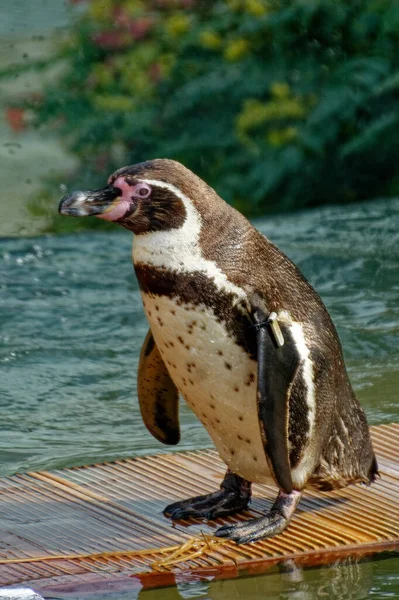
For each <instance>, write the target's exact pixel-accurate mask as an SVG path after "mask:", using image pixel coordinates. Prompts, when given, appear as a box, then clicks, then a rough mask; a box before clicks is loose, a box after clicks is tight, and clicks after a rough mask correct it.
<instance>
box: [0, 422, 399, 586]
mask: <svg viewBox="0 0 399 600" xmlns="http://www.w3.org/2000/svg"><path fill="white" fill-rule="evenodd" d="M372 435H373V440H374V445H375V450H376V453H377V457H378V462H379V468H380V474H381V478H379V479H378V481H377V482H376V483H375V484H374V485H372V486H370V487H366V486H360V485H358V486H351V487H349V488H346V489H344V490H340V491H337V492H329V493H323V494H322V493H316V492H312V491H308V492H306V494H305V496H304V498H303V500H302V501H301V503H300V505H299V508H298V510H297V512H296V515H295V517H294V518H293V521H292V523H291V525H290V527H289V528H288V530H287V531H285V532H284V533H283V534H281V535H279V536H277V537H276V538H273V539H270V540H265V541H262V542H257V543H256V544H250V545H246V546H237V545H236V544H235V543H234V542H226V541H225V540H223V541H222V542H220V541H219V542H218V541H217V539H216V538H214V537H212V532H213V531H214V530H215V528H216V527H218V526H220V525H221V524H222V523H226V522H234V521H237V520H239V519H245V518H248V517H256V516H260V514H261V512H262V511H265V510H267V509H268V508H269V507H270V505H271V503H272V501H273V500H274V498H275V495H276V489H275V488H273V487H269V486H263V485H262V486H260V485H259V486H254V499H253V502H252V504H251V509H250V510H249V511H247V512H246V513H244V514H242V515H239V516H237V517H230V518H227V519H219V520H217V521H210V522H204V521H199V520H196V521H180V522H178V523H176V524H175V525H172V523H171V522H170V521H169V520H168V519H165V518H164V517H163V515H162V509H163V507H164V506H165V505H166V504H168V503H170V502H173V501H175V500H178V499H182V498H185V497H189V496H193V495H197V494H204V493H208V492H210V491H212V490H215V489H217V487H218V486H219V483H220V481H221V478H222V477H223V474H224V470H225V468H224V465H223V464H222V463H221V461H220V459H219V458H218V456H217V454H216V452H215V451H214V450H200V451H195V452H182V453H171V454H163V455H155V456H147V457H142V458H135V459H131V460H121V461H116V462H113V463H109V464H99V465H94V466H89V467H79V468H73V469H64V470H60V471H51V472H42V473H26V474H18V475H14V476H12V477H7V478H4V479H0V585H2V586H9V585H16V584H21V583H23V584H24V585H29V586H30V587H33V589H35V590H36V591H38V592H41V593H45V594H47V595H48V594H54V595H55V594H56V593H64V594H66V595H68V593H71V594H72V593H76V592H77V591H82V590H85V591H86V592H90V591H91V592H95V591H96V590H97V592H98V591H103V590H104V589H107V590H110V589H112V590H122V589H132V588H136V589H140V588H141V587H144V588H147V587H159V586H165V585H173V584H174V583H175V581H181V580H182V577H183V578H184V576H195V577H201V576H204V577H207V578H222V577H223V578H224V577H235V576H237V575H248V574H255V573H260V572H263V571H265V570H266V569H268V568H270V567H271V566H273V565H276V564H277V563H282V562H286V561H290V560H291V561H294V562H295V563H296V564H298V565H308V566H314V565H320V564H329V563H332V562H335V561H337V560H339V559H341V558H344V557H347V556H356V557H361V556H365V555H367V554H372V553H376V552H381V551H384V550H395V549H396V550H397V549H399V456H398V448H399V423H398V424H393V425H380V426H378V427H373V428H372ZM52 557H55V558H52ZM32 559H33V560H32Z"/></svg>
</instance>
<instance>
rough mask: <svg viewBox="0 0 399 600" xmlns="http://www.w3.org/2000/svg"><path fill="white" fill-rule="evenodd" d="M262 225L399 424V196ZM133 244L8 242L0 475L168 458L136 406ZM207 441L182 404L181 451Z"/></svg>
mask: <svg viewBox="0 0 399 600" xmlns="http://www.w3.org/2000/svg"><path fill="white" fill-rule="evenodd" d="M256 225H257V227H258V228H259V229H260V230H261V231H263V232H264V233H265V234H266V235H267V236H268V237H269V238H270V239H271V240H272V241H273V242H275V243H276V244H277V245H278V246H279V247H280V248H281V249H282V250H284V251H285V252H286V254H288V256H289V257H290V258H292V259H293V260H294V262H296V263H297V264H298V266H299V267H300V268H301V270H302V271H303V272H304V274H305V275H306V277H307V278H308V279H309V280H310V282H311V283H312V284H313V285H314V287H315V288H316V289H317V291H318V292H319V293H320V295H321V297H322V298H323V300H324V302H325V303H326V305H327V307H328V309H329V310H330V312H331V314H332V317H333V320H334V322H335V324H336V326H337V328H338V331H339V334H340V337H341V341H342V343H343V347H344V351H345V357H346V362H347V365H348V368H349V373H350V377H351V380H352V382H353V385H354V387H355V390H356V391H357V394H358V396H359V397H360V399H361V401H362V403H363V405H364V407H365V409H366V412H367V415H368V418H369V421H370V422H371V423H389V422H391V421H398V420H399V402H398V401H397V400H398V393H397V390H398V387H399V375H398V366H399V348H398V322H399V319H398V313H399V306H398V305H399V303H398V298H399V277H398V264H399V261H398V259H399V243H398V242H399V239H398V236H399V233H398V231H399V227H398V225H399V201H397V200H379V201H374V202H370V203H362V204H359V205H351V206H348V207H344V208H342V207H339V206H334V207H326V208H321V209H315V210H312V211H306V212H303V213H299V214H295V215H291V216H277V217H268V218H264V219H262V220H259V221H257V222H256ZM130 247H131V234H130V233H129V232H126V231H123V230H118V229H116V230H115V232H114V233H93V232H90V233H86V234H79V235H71V236H66V237H52V236H49V237H38V238H20V239H3V240H1V252H0V305H1V313H0V392H1V396H0V407H1V415H2V417H1V421H2V425H1V427H2V433H1V436H0V475H6V474H10V473H14V472H15V471H19V470H27V469H44V468H46V469H47V468H55V467H62V466H66V465H68V466H69V465H76V464H84V463H89V462H94V461H100V460H105V459H107V460H108V459H112V458H115V457H123V456H132V455H134V454H142V453H149V452H154V451H165V447H164V446H162V445H161V444H159V443H158V442H157V441H156V440H154V439H153V438H151V436H150V434H148V433H147V431H146V430H145V428H144V426H143V424H142V423H141V418H140V415H139V409H138V405H137V400H136V381H135V378H136V369H137V361H138V353H139V350H140V345H141V342H142V340H143V338H144V336H145V333H146V330H147V325H146V322H145V319H144V316H143V311H142V308H141V302H140V298H139V293H138V287H137V282H136V280H135V277H134V274H133V268H132V265H131V258H130ZM209 444H210V441H209V438H208V436H207V434H206V432H205V430H204V429H203V427H202V426H201V425H200V424H199V423H198V422H197V421H196V419H195V417H194V416H193V414H192V413H191V412H190V411H189V409H188V408H186V407H185V406H183V407H182V442H181V444H180V445H179V447H178V449H179V450H181V449H188V448H198V447H204V446H207V445H209ZM397 585H398V587H397V589H398V590H399V583H398V584H397ZM398 594H399V591H398ZM226 597H227V596H226ZM301 597H302V596H301ZM311 597H313V596H311ZM391 597H392V596H391ZM396 597H399V595H398V596H396Z"/></svg>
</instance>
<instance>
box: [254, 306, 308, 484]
mask: <svg viewBox="0 0 399 600" xmlns="http://www.w3.org/2000/svg"><path fill="white" fill-rule="evenodd" d="M252 314H253V317H254V320H255V328H256V330H257V331H256V341H257V352H258V389H257V404H258V416H259V424H260V428H261V435H262V439H263V444H264V448H265V452H266V456H267V457H268V459H269V462H270V464H271V467H272V471H273V475H274V478H275V480H276V482H277V484H278V486H279V487H280V489H281V490H282V491H283V492H285V493H286V494H290V493H291V492H292V489H293V486H292V478H291V469H290V462H289V450H288V421H289V396H290V389H291V387H292V383H293V381H294V379H295V376H296V374H297V372H298V369H299V366H300V364H301V358H300V355H299V353H298V350H297V348H296V345H295V341H294V339H293V338H292V335H291V333H290V331H289V329H288V327H286V326H284V327H283V325H281V328H280V325H277V327H278V333H279V336H280V339H278V337H276V335H274V334H273V330H272V327H271V326H270V318H269V320H268V318H267V315H266V313H265V312H264V311H263V310H262V309H261V308H260V307H259V306H254V307H253V312H252ZM281 340H282V345H280V344H281Z"/></svg>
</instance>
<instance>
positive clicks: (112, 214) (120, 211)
mask: <svg viewBox="0 0 399 600" xmlns="http://www.w3.org/2000/svg"><path fill="white" fill-rule="evenodd" d="M112 185H113V186H114V187H116V188H119V189H120V190H121V195H120V196H119V198H116V200H114V202H113V204H111V206H110V207H109V208H108V210H106V211H105V212H103V213H102V214H101V215H97V216H98V218H99V219H105V220H106V221H117V220H118V219H121V218H122V217H124V216H125V214H126V213H127V212H128V211H129V210H130V209H131V207H132V199H131V195H132V187H131V186H130V185H129V184H128V183H126V181H125V178H124V177H118V178H117V179H115V181H114V182H113V184H112Z"/></svg>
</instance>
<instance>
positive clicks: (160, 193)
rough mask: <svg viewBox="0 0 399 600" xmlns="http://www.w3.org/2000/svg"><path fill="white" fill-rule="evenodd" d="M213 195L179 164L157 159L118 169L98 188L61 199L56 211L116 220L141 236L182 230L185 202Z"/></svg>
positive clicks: (204, 184) (197, 178)
mask: <svg viewBox="0 0 399 600" xmlns="http://www.w3.org/2000/svg"><path fill="white" fill-rule="evenodd" d="M212 196H215V197H217V195H216V193H215V192H214V190H212V188H210V187H209V186H207V185H206V183H205V182H204V181H202V180H201V179H199V177H197V176H196V175H194V173H192V172H191V171H189V170H188V169H186V167H184V166H183V165H181V164H180V163H178V162H175V161H173V160H167V159H156V160H152V161H147V162H143V163H140V164H137V165H133V166H129V167H123V168H122V169H118V170H117V171H116V172H115V173H113V175H111V176H110V177H109V179H108V183H107V185H106V186H105V187H103V188H101V189H98V190H93V191H85V192H83V191H78V192H73V193H72V194H68V195H67V196H64V198H62V200H61V202H60V205H59V212H60V213H61V214H62V215H70V216H73V217H86V216H96V217H99V218H100V219H105V220H107V221H115V222H116V223H118V224H119V225H122V226H123V227H125V228H127V229H130V230H131V231H133V232H134V233H136V234H141V233H148V232H152V231H159V230H168V229H175V228H179V227H181V226H182V225H183V223H184V221H185V219H186V216H187V208H188V204H187V203H189V204H192V205H195V204H196V202H197V199H198V198H200V199H201V198H204V197H208V198H211V197H212Z"/></svg>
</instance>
